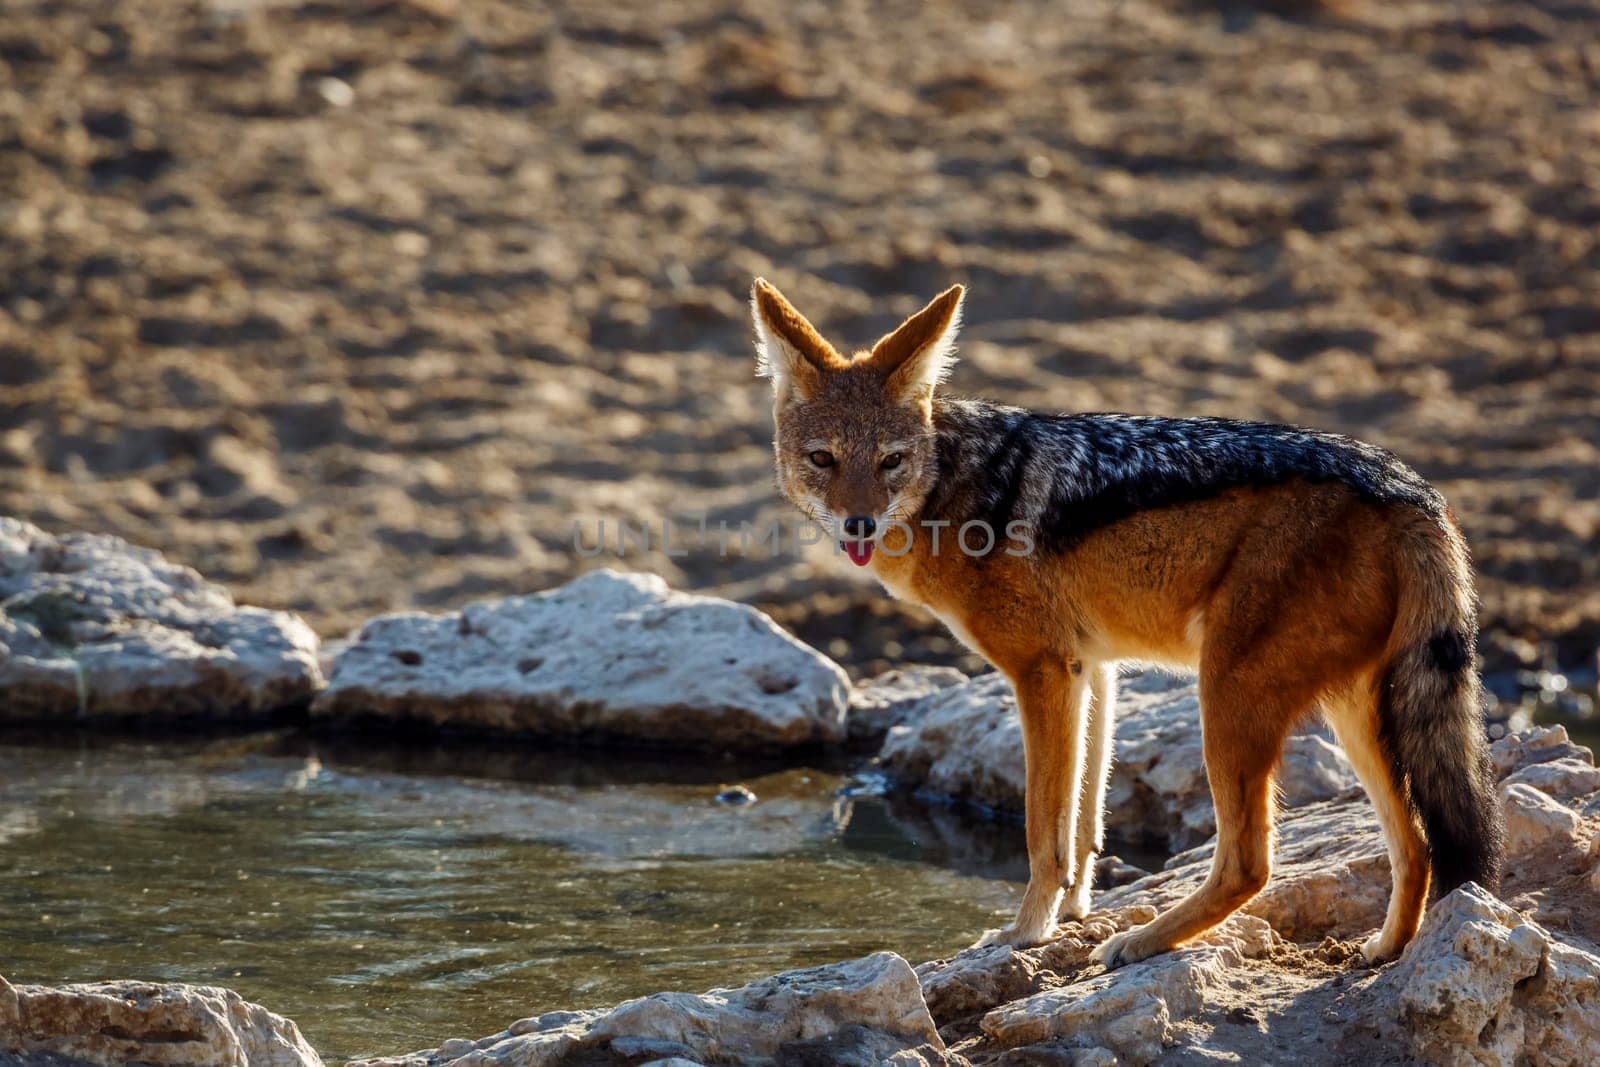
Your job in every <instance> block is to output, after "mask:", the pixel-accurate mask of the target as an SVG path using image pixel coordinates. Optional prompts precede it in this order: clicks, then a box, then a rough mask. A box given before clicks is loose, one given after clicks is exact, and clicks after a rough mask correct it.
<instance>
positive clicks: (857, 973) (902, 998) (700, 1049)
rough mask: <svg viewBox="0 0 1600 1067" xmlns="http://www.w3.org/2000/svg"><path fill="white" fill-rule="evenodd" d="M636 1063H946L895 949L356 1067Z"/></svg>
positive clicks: (546, 1020) (542, 1020) (574, 1015)
mask: <svg viewBox="0 0 1600 1067" xmlns="http://www.w3.org/2000/svg"><path fill="white" fill-rule="evenodd" d="M604 1052H609V1053H611V1054H613V1055H614V1056H622V1057H628V1058H630V1059H641V1060H642V1059H652V1058H654V1059H669V1058H671V1057H675V1056H676V1057H681V1058H684V1059H688V1060H692V1061H695V1062H713V1063H723V1062H737V1063H748V1064H766V1063H773V1062H776V1061H777V1060H779V1058H780V1057H785V1058H790V1059H792V1058H794V1057H796V1056H798V1055H804V1054H807V1053H809V1054H810V1055H811V1056H812V1057H818V1056H820V1057H821V1058H820V1059H815V1058H814V1059H812V1060H810V1061H809V1062H855V1061H857V1060H858V1059H860V1058H861V1057H862V1056H867V1057H868V1058H867V1060H866V1062H870V1063H877V1062H879V1061H880V1060H883V1059H889V1058H891V1057H893V1056H896V1055H897V1054H900V1053H907V1052H908V1053H911V1054H912V1055H913V1056H920V1059H918V1058H906V1057H905V1056H900V1058H898V1059H897V1060H896V1061H895V1062H901V1063H914V1062H923V1063H938V1062H946V1061H945V1057H944V1042H943V1041H942V1040H941V1039H940V1037H939V1033H938V1031H937V1029H935V1027H934V1024H933V1019H932V1017H931V1016H929V1014H928V1007H927V1005H926V1004H925V1003H923V1000H922V992H921V990H920V988H919V987H918V985H917V976H916V974H915V973H913V972H912V970H911V965H910V964H908V963H907V962H906V961H905V960H903V959H901V958H900V957H899V956H897V955H895V954H894V953H892V952H879V953H876V954H874V955H871V956H867V957H864V958H862V959H858V960H850V961H847V962H844V963H835V964H830V965H828V966H825V967H812V968H809V969H806V970H801V971H788V972H785V973H783V974H779V975H775V976H773V977H771V978H764V979H762V980H760V981H757V982H751V983H750V984H749V985H747V986H744V987H742V988H739V989H733V990H712V991H711V992H709V993H705V994H702V995H699V996H695V995H693V994H689V993H657V994H654V995H653V996H648V997H641V998H639V999H637V1000H630V1001H628V1002H626V1003H624V1004H620V1005H618V1006H617V1007H615V1008H613V1009H611V1010H610V1011H588V1012H552V1013H550V1014H547V1015H542V1016H538V1017H537V1018H532V1019H524V1020H522V1021H521V1022H518V1023H515V1024H513V1025H512V1026H511V1027H510V1028H508V1029H506V1030H504V1031H502V1032H500V1033H498V1034H494V1035H491V1036H490V1037H486V1038H484V1039H482V1040H481V1041H465V1040H454V1041H447V1042H445V1043H444V1044H443V1045H440V1046H439V1047H438V1048H437V1049H430V1050H427V1051H424V1052H416V1053H412V1054H411V1055H409V1056H399V1057H390V1058H383V1059H373V1060H361V1061H357V1062H355V1063H352V1064H351V1065H350V1067H445V1065H447V1064H450V1065H456V1067H467V1065H469V1064H496V1065H506V1067H545V1065H548V1064H555V1063H559V1062H562V1061H563V1060H564V1058H566V1057H569V1056H573V1055H575V1054H578V1053H590V1054H595V1055H598V1054H600V1053H604Z"/></svg>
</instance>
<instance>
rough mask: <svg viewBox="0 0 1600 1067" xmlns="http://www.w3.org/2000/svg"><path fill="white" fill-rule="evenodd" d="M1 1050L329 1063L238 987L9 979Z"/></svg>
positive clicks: (82, 1057)
mask: <svg viewBox="0 0 1600 1067" xmlns="http://www.w3.org/2000/svg"><path fill="white" fill-rule="evenodd" d="M0 1054H9V1055H13V1056H21V1057H23V1060H24V1062H27V1061H29V1060H32V1061H35V1062H57V1063H72V1064H106V1065H108V1067H111V1065H117V1067H120V1065H122V1064H129V1063H138V1064H149V1065H151V1067H322V1057H321V1056H318V1055H317V1053H316V1051H315V1050H314V1049H312V1047H311V1046H310V1045H308V1044H306V1041H305V1038H303V1037H301V1036H300V1028H299V1027H297V1026H296V1025H295V1024H294V1023H292V1022H290V1021H289V1020H288V1019H285V1018H283V1017H281V1016H278V1015H274V1014H273V1013H272V1012H270V1011H268V1010H267V1009H265V1008H263V1007H260V1006H259V1005H256V1004H251V1003H250V1002H249V1001H247V1000H245V999H244V998H243V997H241V996H239V994H237V993H235V992H234V991H233V990H231V989H218V988H214V987H211V986H191V985H176V984H170V985H156V984H153V983H149V982H92V983H86V984H82V985H66V986H13V985H11V984H10V983H9V982H7V981H6V980H5V979H4V978H0ZM5 1059H6V1056H5V1055H0V1062H4V1061H5Z"/></svg>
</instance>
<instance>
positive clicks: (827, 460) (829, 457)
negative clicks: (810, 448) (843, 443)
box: [811, 448, 833, 467]
mask: <svg viewBox="0 0 1600 1067" xmlns="http://www.w3.org/2000/svg"><path fill="white" fill-rule="evenodd" d="M811 462H812V463H815V464H816V465H817V466H819V467H831V466H833V453H832V452H824V451H822V450H821V449H820V448H819V449H817V450H816V451H815V452H813V453H811Z"/></svg>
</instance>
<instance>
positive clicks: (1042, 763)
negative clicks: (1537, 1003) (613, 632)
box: [776, 294, 1445, 964]
mask: <svg viewBox="0 0 1600 1067" xmlns="http://www.w3.org/2000/svg"><path fill="white" fill-rule="evenodd" d="M948 296H949V294H946V297H948ZM940 299H941V300H943V299H945V298H944V297H941V298H940ZM938 303H939V302H938V301H936V302H935V304H938ZM949 303H950V305H951V308H950V313H949V314H948V315H944V314H943V313H942V312H939V311H937V310H935V305H930V306H929V308H928V309H924V311H923V312H921V313H919V316H920V318H921V320H922V321H921V322H919V317H917V316H914V317H913V319H912V320H908V327H909V326H911V324H913V323H916V324H917V325H916V326H915V327H914V328H913V333H914V334H915V335H916V336H914V337H910V338H901V339H900V340H898V341H894V342H893V343H892V344H888V345H887V347H886V342H887V341H888V340H889V339H886V341H885V342H880V344H879V348H880V349H882V350H883V351H885V352H889V351H892V352H894V353H895V356H896V358H898V359H900V360H901V363H900V364H899V365H903V362H904V360H906V359H912V358H914V357H915V354H916V351H917V345H918V344H920V345H922V346H923V347H926V346H927V345H928V344H929V343H930V342H929V341H928V340H927V339H926V338H927V336H928V335H933V336H935V337H936V338H938V337H942V338H943V340H942V341H941V343H944V344H945V345H946V347H948V334H947V333H946V330H945V329H944V328H942V327H939V320H940V318H941V316H942V317H943V318H944V320H945V326H946V327H947V326H948V324H949V321H950V320H952V319H953V317H954V311H955V305H958V303H959V296H957V297H956V298H955V299H954V300H951V301H950V302H949ZM802 321H803V320H802ZM902 329H905V328H902ZM892 337H894V335H891V338H892ZM876 351H878V350H875V352H876ZM872 359H873V357H872V356H858V357H857V358H856V359H855V360H854V361H851V362H849V363H848V364H847V365H846V366H843V367H840V368H838V369H836V370H835V371H833V372H832V373H831V374H828V375H824V376H823V379H822V381H821V382H820V383H819V384H818V389H817V391H816V393H815V394H814V395H813V399H812V401H811V402H810V403H808V404H806V405H804V406H803V407H792V406H786V405H785V404H784V403H783V402H782V400H781V399H780V401H779V403H778V406H777V411H776V415H777V424H778V429H777V440H776V446H777V450H778V462H779V469H780V479H781V481H782V484H783V487H784V489H785V491H786V492H787V493H788V494H789V496H790V497H791V499H795V500H797V501H803V500H805V499H807V498H815V499H817V500H820V501H822V503H823V505H824V506H825V507H826V508H828V509H833V510H835V511H836V512H837V513H838V514H847V513H848V514H881V513H882V512H883V509H884V507H885V506H886V504H887V501H888V500H889V499H890V497H893V496H901V497H904V498H905V499H907V500H909V501H918V500H920V498H921V496H922V495H926V493H927V492H928V484H927V483H928V481H929V479H930V478H931V474H930V468H931V463H932V457H931V455H928V454H926V452H923V453H920V454H918V455H917V456H916V457H915V458H916V464H915V466H914V467H910V468H909V469H907V470H906V471H905V472H903V474H902V475H901V477H900V478H899V479H898V480H897V481H895V482H894V483H892V484H891V483H888V482H886V481H885V480H884V478H883V477H881V472H877V473H874V470H873V469H871V461H872V459H873V455H869V454H868V453H870V452H871V450H872V449H873V448H874V447H875V442H878V441H881V440H883V439H884V437H885V436H886V435H888V436H896V437H900V438H905V437H908V436H910V435H913V434H915V433H918V432H921V433H924V434H926V432H927V428H928V425H927V423H926V419H927V414H926V409H925V407H924V406H923V405H922V404H921V403H920V402H916V403H910V404H906V403H899V404H897V403H896V401H895V399H894V398H893V397H891V396H890V395H888V394H887V393H886V392H885V386H884V379H883V378H882V377H881V375H880V374H879V373H878V368H874V367H873V366H872ZM843 413H848V418H843V417H842V414H843ZM840 425H849V426H852V427H854V430H853V432H852V436H853V437H855V441H853V442H846V441H840V442H837V445H836V447H837V448H838V449H839V450H840V452H841V455H843V454H844V453H845V452H846V451H847V450H849V449H851V448H856V449H860V450H862V454H861V455H860V456H859V460H860V462H861V465H862V466H861V468H860V469H851V470H839V471H836V472H832V473H830V474H829V475H828V477H827V478H826V479H813V478H812V477H811V474H808V472H806V471H805V470H804V469H803V468H802V467H801V466H799V465H798V461H797V459H796V457H795V456H794V455H786V453H793V452H795V450H796V449H797V448H798V447H799V443H800V442H802V441H805V440H806V439H807V438H808V435H813V436H814V435H817V434H822V433H824V432H830V431H827V430H826V428H827V427H838V426H840ZM832 432H837V431H832ZM874 455H875V454H874ZM813 473H814V472H813ZM824 482H826V483H827V484H823V483H824ZM856 509H860V510H856ZM906 513H907V514H914V513H915V510H914V506H912V508H911V510H909V511H907V512H906ZM953 535H954V531H946V536H947V537H951V536H953ZM1444 536H1445V535H1444V534H1443V533H1441V532H1440V529H1439V527H1438V526H1437V525H1436V524H1433V525H1430V524H1429V523H1427V522H1425V521H1420V520H1419V519H1418V518H1417V516H1416V514H1415V513H1413V512H1410V511H1405V510H1401V509H1395V508H1391V507H1385V506H1381V505H1378V504H1373V503H1370V502H1367V501H1363V500H1362V499H1360V498H1358V497H1357V496H1356V495H1355V494H1354V493H1353V492H1352V491H1351V490H1350V489H1348V488H1347V487H1345V486H1343V485H1342V484H1339V483H1324V484H1315V485H1313V484H1308V483H1305V482H1293V481H1291V482H1288V483H1285V484H1278V485H1273V486H1256V487H1244V488H1233V489H1228V490H1225V491H1222V492H1219V493H1218V494H1217V495H1215V496H1213V497H1211V498H1209V499H1204V500H1200V501H1196V502H1192V503H1183V504H1175V505H1168V506H1164V507H1160V508H1154V509H1149V510H1145V511H1140V512H1136V513H1134V514H1132V515H1130V516H1128V517H1126V518H1124V519H1121V520H1119V521H1116V522H1114V523H1112V524H1110V525H1108V526H1105V527H1103V528H1100V529H1097V530H1095V531H1093V532H1091V533H1089V534H1088V535H1087V536H1086V537H1085V538H1083V539H1082V540H1081V542H1079V543H1076V544H1075V545H1073V546H1071V547H1070V548H1068V549H1066V550H1064V551H1062V552H1059V553H1051V554H1037V555H1031V556H1018V557H1005V556H990V557H987V558H985V559H983V560H981V561H979V560H975V559H973V558H971V557H969V556H966V555H964V554H962V553H960V552H952V551H948V550H946V551H942V552H940V553H938V554H935V553H933V552H932V551H931V542H930V540H929V538H927V537H925V536H923V535H922V533H921V532H918V533H917V534H916V535H915V536H913V538H912V540H911V543H910V544H909V546H907V545H905V544H904V539H903V536H900V535H898V534H896V535H894V536H890V535H886V536H885V539H884V543H885V546H886V547H888V546H890V543H891V541H898V542H899V543H896V544H894V545H893V546H892V547H894V548H896V549H897V550H898V549H900V548H908V549H909V550H908V551H906V552H905V554H904V555H901V556H898V557H896V556H894V555H891V554H889V553H887V552H879V553H878V554H877V555H876V556H875V557H874V558H873V560H872V562H871V568H872V570H873V572H874V574H875V575H876V577H878V578H879V579H880V580H881V581H882V582H883V584H884V585H885V587H886V588H888V589H889V590H890V591H891V592H893V593H894V594H895V595H897V596H899V597H902V598H904V599H908V600H912V601H915V602H917V603H920V604H924V605H926V606H927V607H928V608H930V609H931V610H933V611H934V612H935V613H937V614H938V615H939V616H940V617H941V618H942V619H944V620H945V621H946V622H947V623H948V624H949V626H950V628H951V630H952V631H953V632H955V633H956V634H958V635H959V636H961V637H962V639H963V640H965V641H967V642H968V643H969V644H971V645H972V647H973V648H974V649H975V650H976V651H978V652H979V653H981V654H982V655H983V656H984V657H985V658H986V659H988V660H989V661H990V662H991V663H993V664H994V665H995V667H996V668H997V669H998V670H1000V671H1001V672H1003V673H1004V674H1005V675H1006V676H1007V677H1008V678H1009V679H1010V680H1011V682H1012V684H1013V686H1014V688H1015V690H1016V694H1017V701H1018V707H1019V709H1020V713H1021V718H1022V727H1023V736H1024V740H1025V751H1026V763H1027V788H1026V792H1027V796H1026V808H1027V811H1026V816H1027V817H1026V837H1027V844H1028V857H1029V882H1028V887H1027V890H1026V893H1025V895H1024V897H1023V901H1022V904H1021V906H1020V908H1019V910H1018V914H1017V918H1016V921H1015V922H1014V923H1013V924H1012V925H1011V926H1010V927H1008V928H1006V929H1005V930H1002V931H998V932H996V933H995V934H994V935H991V940H994V941H1000V942H1005V943H1010V944H1018V945H1029V944H1037V943H1039V942H1041V941H1043V940H1045V939H1047V938H1048V937H1050V936H1051V934H1052V932H1053V930H1054V927H1055V924H1056V921H1057V914H1058V910H1059V909H1060V907H1061V898H1062V886H1063V885H1067V886H1069V887H1070V888H1071V893H1070V897H1069V900H1068V905H1067V906H1068V910H1069V912H1070V913H1071V914H1074V915H1081V914H1083V912H1084V911H1085V910H1087V908H1088V906H1089V891H1088V886H1089V883H1090V880H1091V879H1092V877H1093V867H1094V854H1095V852H1096V851H1097V850H1098V848H1099V847H1100V840H1099V839H1100V836H1101V834H1102V828H1103V812H1102V806H1103V803H1104V783H1105V778H1106V773H1107V767H1108V763H1109V759H1110V743H1111V742H1110V736H1111V734H1110V731H1111V721H1112V709H1111V704H1112V702H1113V701H1114V699H1115V665H1116V664H1117V663H1118V662H1121V661H1125V660H1140V661H1157V662H1162V663H1167V664H1172V665H1177V666H1184V667H1189V668H1192V669H1194V670H1196V671H1198V673H1199V678H1200V699H1201V708H1202V712H1201V714H1202V722H1203V736H1204V755H1205V765H1206V773H1207V777H1208V779H1209V781H1210V784H1211V790H1212V794H1213V798H1214V800H1215V805H1216V819H1217V847H1216V855H1215V859H1214V862H1213V868H1212V871H1211V874H1210V877H1209V878H1208V879H1207V881H1206V882H1205V883H1204V884H1203V885H1202V886H1201V887H1200V888H1199V889H1198V890H1196V891H1195V892H1194V893H1193V894H1191V895H1190V896H1189V897H1187V898H1186V899H1184V900H1183V901H1181V902H1180V903H1178V904H1177V905H1175V906H1174V907H1172V908H1171V909H1169V910H1168V911H1166V912H1165V913H1163V914H1161V915H1160V916H1158V917H1157V918H1156V919H1155V920H1154V921H1153V922H1151V923H1149V924H1148V925H1146V926H1144V927H1140V928H1137V929H1134V930H1131V931H1127V932H1125V933H1123V934H1119V935H1117V936H1116V937H1114V938H1112V939H1111V940H1110V941H1108V942H1106V943H1105V944H1104V945H1102V946H1101V948H1100V952H1099V954H1100V958H1102V959H1104V960H1106V961H1107V962H1108V963H1113V964H1115V963H1126V962H1132V961H1135V960H1139V959H1144V958H1146V957H1148V956H1151V955H1154V954H1156V953H1159V952H1163V951H1166V950H1168V949H1170V948H1172V947H1174V946H1177V945H1181V944H1183V943H1184V942H1186V941H1188V940H1190V939H1192V938H1195V937H1197V936H1199V935H1200V934H1203V933H1205V932H1206V931H1207V930H1209V929H1211V928H1212V927H1214V926H1215V925H1216V924H1218V923H1220V922H1221V921H1222V920H1223V919H1225V918H1226V917H1227V916H1228V915H1229V914H1230V913H1232V912H1233V911H1234V910H1235V909H1237V908H1238V907H1239V906H1240V905H1242V904H1244V903H1245V902H1246V901H1248V900H1249V899H1250V898H1251V897H1252V896H1254V895H1255V894H1256V893H1257V892H1259V891H1260V889H1261V888H1262V886H1264V885H1265V884H1266V882H1267V879H1268V876H1269V874H1270V870H1271V853H1272V823H1273V781H1272V780H1273V775H1274V773H1275V770H1276V767H1277V765H1278V761H1279V757H1280V754H1281V750H1282V746H1283V743H1284V740H1285V738H1286V737H1287V735H1288V734H1289V732H1290V730H1291V729H1292V728H1293V727H1294V725H1295V724H1296V723H1297V722H1298V721H1300V720H1302V719H1304V718H1306V717H1308V716H1310V715H1312V714H1314V712H1315V710H1316V708H1317V707H1318V706H1319V705H1321V706H1324V707H1326V708H1327V711H1328V718H1329V721H1330V722H1331V723H1332V725H1333V728H1334V730H1335V731H1336V733H1337V735H1338V737H1339V740H1340V742H1341V744H1342V745H1343V746H1344V747H1345V749H1346V751H1347V752H1348V753H1349V754H1350V757H1351V761H1352V763H1353V764H1354V766H1355V768H1356V770H1357V773H1358V774H1359V775H1360V778H1361V781H1362V784H1363V785H1364V786H1365V788H1366V790H1367V792H1368V794H1369V795H1370V796H1371V797H1372V799H1373V802H1374V805H1375V806H1376V808H1377V811H1378V814H1379V818H1380V820H1381V822H1382V824H1383V828H1384V833H1385V835H1386V839H1387V842H1388V847H1389V853H1390V859H1391V864H1392V866H1393V870H1394V874H1395V892H1394V895H1393V900H1392V901H1391V904H1390V909H1389V914H1388V917H1387V919H1386V921H1385V923H1384V926H1383V929H1382V930H1381V931H1380V932H1379V933H1378V934H1377V935H1375V936H1374V937H1373V938H1372V939H1371V940H1370V941H1369V942H1368V945H1367V954H1368V956H1369V958H1371V959H1374V960H1377V959H1383V958H1388V957H1391V956H1393V955H1394V954H1396V953H1397V952H1398V951H1399V950H1400V949H1401V948H1402V947H1403V946H1404V945H1405V944H1406V942H1407V941H1409V940H1410V938H1411V937H1412V936H1413V935H1414V933H1415V932H1416V929H1417V925H1418V923H1419V921H1420V918H1421V915H1422V910H1423V907H1424V904H1425V902H1426V897H1427V891H1428V853H1427V845H1426V842H1425V841H1424V839H1423V837H1422V834H1421V832H1420V830H1419V828H1418V825H1417V822H1416V819H1415V817H1414V816H1413V814H1412V812H1411V809H1410V808H1409V807H1408V805H1407V801H1406V797H1405V794H1404V788H1403V786H1402V785H1401V784H1400V783H1398V782H1397V781H1396V778H1395V775H1394V771H1393V770H1392V769H1391V763H1390V761H1389V760H1388V759H1386V758H1385V756H1384V753H1383V750H1382V744H1381V741H1380V724H1379V715H1378V688H1377V683H1376V682H1375V680H1374V679H1375V678H1377V677H1378V675H1379V672H1380V670H1381V668H1382V667H1383V665H1384V664H1385V663H1387V662H1389V660H1390V659H1391V658H1392V656H1393V654H1394V651H1395V649H1397V648H1399V647H1403V646H1407V645H1408V644H1414V643H1416V642H1417V641H1419V640H1426V638H1427V636H1428V633H1427V631H1426V629H1424V627H1425V626H1426V620H1424V619H1422V618H1412V617H1411V615H1410V614H1408V612H1409V611H1410V609H1409V608H1407V607H1406V603H1409V602H1406V603H1403V602H1402V596H1401V592H1402V590H1401V584H1402V577H1401V576H1406V575H1415V574H1418V573H1426V568H1425V567H1423V566H1422V565H1421V564H1420V563H1419V562H1418V553H1419V552H1420V551H1421V550H1422V548H1423V547H1427V548H1428V549H1429V550H1430V551H1437V549H1438V548H1439V544H1438V542H1439V539H1440V538H1441V537H1444ZM1419 546H1420V547H1419ZM1406 580H1411V579H1406Z"/></svg>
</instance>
